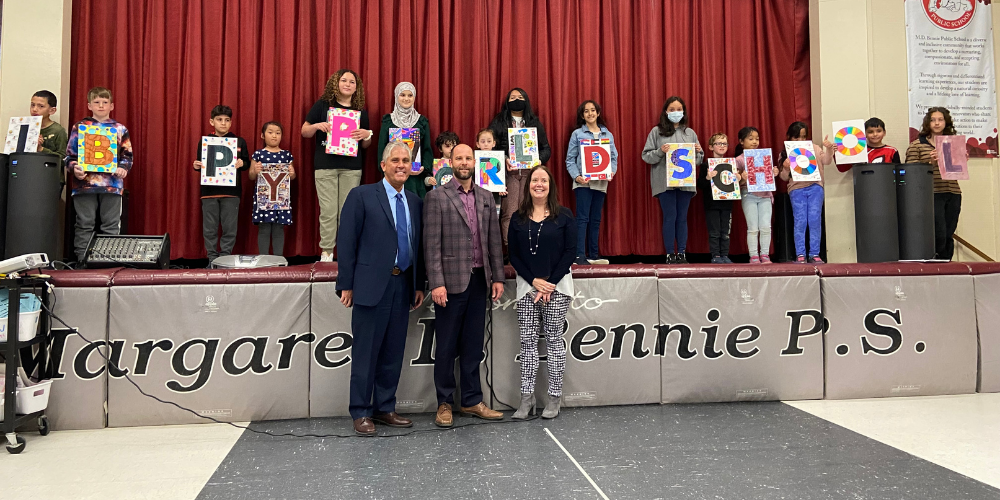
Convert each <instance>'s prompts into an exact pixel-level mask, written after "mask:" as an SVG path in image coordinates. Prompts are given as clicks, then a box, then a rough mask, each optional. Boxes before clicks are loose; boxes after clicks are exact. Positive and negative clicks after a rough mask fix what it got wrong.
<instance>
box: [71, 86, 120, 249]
mask: <svg viewBox="0 0 1000 500" xmlns="http://www.w3.org/2000/svg"><path fill="white" fill-rule="evenodd" d="M87 109H89V110H90V111H91V113H93V117H91V118H84V119H83V120H80V121H79V122H78V123H77V124H76V125H74V126H73V128H72V129H70V136H69V142H68V144H67V145H66V160H65V164H66V169H67V171H68V172H69V173H70V174H72V175H70V176H69V181H70V187H71V188H72V191H71V193H72V196H73V206H74V207H75V208H76V236H75V237H74V239H73V249H74V251H75V252H76V258H77V261H82V260H83V257H84V254H85V253H86V252H87V246H88V245H90V239H91V238H92V237H93V236H94V224H95V223H96V221H97V214H98V213H100V214H101V233H104V234H119V233H120V232H121V214H122V189H123V184H124V182H123V181H124V179H125V176H126V175H128V173H129V172H130V171H131V170H132V140H131V139H130V138H129V134H128V129H126V128H125V125H122V124H121V123H118V122H117V121H115V120H113V119H112V118H111V111H112V110H114V109H115V105H114V102H113V101H112V99H111V91H110V90H108V89H106V88H103V87H94V88H92V89H90V92H87ZM92 128H103V129H107V130H113V131H114V138H115V139H117V145H115V147H116V149H117V152H116V153H115V154H112V151H111V150H110V146H111V144H108V145H107V146H103V145H98V143H100V142H101V141H100V138H101V137H107V136H104V135H96V134H95V136H94V137H90V135H91V134H89V133H88V131H89V130H91V129H92ZM81 130H82V131H83V132H81ZM78 160H79V162H78ZM114 161H117V163H116V164H115V165H116V166H115V169H114V170H113V171H112V172H110V173H103V172H96V171H89V172H88V171H85V170H84V167H83V165H84V164H86V165H97V164H105V165H107V164H109V162H114Z"/></svg>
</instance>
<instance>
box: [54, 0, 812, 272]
mask: <svg viewBox="0 0 1000 500" xmlns="http://www.w3.org/2000/svg"><path fill="white" fill-rule="evenodd" d="M73 9H74V18H73V71H72V78H71V87H72V94H71V95H70V96H69V98H70V104H69V110H70V113H69V117H71V118H72V119H73V120H74V121H75V120H78V119H80V118H82V117H84V116H86V115H87V108H86V93H87V90H88V89H89V88H90V87H93V86H106V87H109V88H110V89H111V90H112V91H113V92H114V95H115V107H116V108H115V111H114V113H113V115H112V116H114V117H115V118H117V119H118V120H119V121H121V122H122V123H124V124H125V125H126V126H127V127H128V128H129V130H130V131H131V133H132V144H133V145H134V147H135V167H134V169H133V170H132V173H131V174H130V175H129V177H128V178H127V179H126V182H125V184H126V187H127V188H128V189H129V190H130V192H131V204H130V217H129V222H130V223H129V228H128V232H129V233H132V234H156V233H164V232H169V233H170V235H171V237H172V240H173V241H172V244H173V245H172V249H173V252H172V257H173V258H199V257H204V255H205V249H204V244H203V239H202V236H201V234H202V232H201V229H202V224H201V205H200V202H199V200H198V192H199V188H198V176H197V174H196V172H195V171H194V170H192V168H191V162H193V161H194V160H195V145H196V144H197V142H198V139H199V137H200V136H201V135H203V134H207V133H209V132H210V131H211V129H210V127H209V124H208V119H209V116H208V113H209V110H210V109H211V108H212V107H213V106H214V105H216V104H219V103H224V104H228V105H229V106H231V107H232V108H233V110H234V112H235V116H234V127H233V131H234V132H235V133H236V134H238V135H240V136H241V137H243V138H245V139H246V140H247V142H248V144H250V147H251V148H254V149H256V148H260V147H262V145H263V143H262V140H261V139H260V126H261V124H263V123H264V122H265V121H268V120H278V121H280V122H281V123H282V124H283V125H284V127H285V134H284V138H283V142H282V147H284V148H286V149H291V151H292V153H293V154H294V155H295V163H296V164H297V166H298V172H299V177H298V179H297V180H295V181H293V183H292V193H293V200H294V202H293V205H294V220H295V223H294V224H293V225H292V226H290V227H289V229H288V233H287V238H286V254H288V255H317V254H318V253H319V247H318V241H319V231H318V227H317V218H318V212H319V209H318V205H317V201H316V194H315V187H314V184H313V175H312V168H311V165H312V154H313V141H312V140H311V139H309V140H307V139H303V138H301V137H300V135H299V127H300V126H301V125H302V122H303V117H304V116H305V114H306V112H307V111H308V109H309V107H310V106H311V105H312V104H313V103H314V102H315V101H316V99H317V98H318V97H319V95H320V94H321V92H322V90H323V85H324V83H325V81H326V79H327V77H329V75H330V74H331V73H332V72H334V71H336V70H337V69H338V68H343V67H346V68H352V69H355V70H356V71H358V72H359V73H360V75H361V78H362V80H363V81H364V85H365V90H366V94H367V101H368V104H367V107H368V111H369V113H370V115H371V122H372V125H373V126H374V127H376V130H375V133H376V134H377V133H378V129H377V127H378V125H379V123H380V118H381V116H382V114H384V113H386V112H388V111H389V110H390V109H391V105H392V103H393V97H392V95H391V94H392V90H393V88H394V87H395V85H396V83H398V82H399V81H404V80H406V81H411V82H413V83H414V84H415V85H416V88H417V99H416V106H417V109H418V111H420V112H421V113H422V114H424V115H426V116H427V117H428V118H429V119H430V124H431V130H432V132H433V134H435V135H436V134H437V133H439V132H440V131H442V130H445V129H450V130H454V131H456V132H458V134H459V136H460V137H461V138H462V140H463V141H464V142H467V143H469V144H473V143H474V140H475V134H476V132H477V131H478V130H479V129H480V128H482V127H485V126H486V125H487V124H488V123H489V121H490V119H491V118H492V117H493V115H494V114H496V112H497V110H498V109H499V106H500V103H501V99H502V98H503V97H504V96H505V95H506V93H507V91H508V90H509V89H510V88H512V87H515V86H518V87H523V88H525V89H526V90H527V92H528V94H529V96H530V98H531V102H532V105H533V107H534V109H535V110H536V113H537V114H538V116H539V117H540V118H541V120H542V122H543V123H544V124H545V126H546V129H547V131H548V136H549V140H550V141H551V145H552V160H551V161H550V166H551V167H552V168H553V170H554V171H555V172H556V174H557V181H558V187H559V195H560V200H561V201H562V202H563V203H564V204H566V205H568V206H570V207H574V208H575V203H574V201H573V193H572V189H571V186H572V183H571V180H570V178H569V175H568V174H567V173H566V170H565V166H564V163H563V162H564V158H565V154H566V146H567V142H568V140H569V135H570V133H571V131H572V130H573V128H574V127H575V119H576V108H577V105H578V104H579V103H580V102H581V101H583V100H585V99H589V98H593V99H596V100H597V101H598V102H599V103H600V104H601V105H602V106H603V107H604V115H605V118H606V119H607V121H608V124H609V126H610V129H611V131H612V133H613V134H614V135H615V140H616V143H617V146H618V149H619V153H620V158H619V172H618V177H617V178H616V180H615V181H613V182H612V183H611V188H610V192H609V194H608V199H607V203H606V207H605V215H604V222H603V223H602V228H601V242H600V245H601V251H602V253H604V254H608V255H627V254H640V255H655V254H662V253H664V249H663V244H662V238H661V235H660V210H659V206H658V204H657V203H656V200H655V199H653V198H652V197H651V193H650V189H649V167H648V166H647V165H646V164H645V163H643V162H642V159H641V158H640V153H641V151H642V147H643V144H644V141H645V139H646V135H647V133H648V132H649V130H650V129H651V128H652V127H653V126H654V125H655V124H656V122H657V120H658V116H659V113H660V110H661V108H662V106H663V102H664V100H665V99H666V98H667V97H668V96H670V95H679V96H682V97H683V98H684V99H685V101H686V102H687V104H688V109H689V114H690V116H691V125H692V127H693V128H694V129H695V131H696V132H697V133H698V135H699V138H701V141H702V145H703V146H704V147H705V148H706V149H707V147H708V137H709V135H710V134H712V133H713V132H715V131H720V130H721V131H725V132H726V133H727V134H729V142H730V144H731V145H732V146H735V143H736V138H735V135H736V131H737V130H739V128H740V127H743V126H745V125H753V126H756V127H758V128H759V129H760V130H761V132H762V136H763V137H762V147H772V148H775V153H777V152H778V151H779V150H780V148H781V147H782V141H783V139H784V131H785V129H786V128H787V127H788V125H789V124H790V123H791V122H792V121H794V120H804V121H806V122H807V123H808V122H809V118H810V96H809V47H808V42H809V36H808V1H807V0H688V1H671V2H621V1H617V0H603V1H599V0H561V1H557V0H551V1H545V0H535V1H527V0H499V1H491V2H479V1H476V2H469V1H460V0H352V1H335V2H331V1H328V0H297V1H291V0H239V1H236V0H232V1H227V2H220V1H197V0H170V1H167V0H99V1H98V0H77V1H75V2H73ZM373 149H374V148H372V149H370V150H369V154H368V155H367V158H366V167H365V168H366V172H365V177H364V179H365V182H372V181H375V180H377V179H378V177H379V172H378V171H377V170H376V169H377V163H376V159H375V158H374V156H375V155H374V154H372V153H371V151H373ZM244 180H247V179H246V178H245V177H244ZM250 194H251V184H250V183H249V182H246V183H245V184H244V197H243V202H242V204H241V207H240V212H241V213H240V226H239V236H238V239H237V244H236V251H237V252H246V253H254V252H256V230H255V229H254V226H253V224H252V223H251V222H250V212H251V209H252V207H251V203H252V201H251V200H252V198H251V197H250ZM700 198H701V195H700V194H699V196H698V197H697V198H696V199H695V200H694V202H693V203H692V206H691V216H690V219H689V222H690V227H691V230H690V242H689V245H688V249H689V252H707V251H708V245H707V240H706V229H705V224H704V217H703V213H702V208H701V207H702V205H701V200H700ZM732 234H733V245H732V247H733V248H732V252H733V253H741V252H744V253H745V252H746V243H745V223H744V221H743V217H742V211H741V210H740V208H739V207H738V205H737V207H735V208H734V224H733V231H732Z"/></svg>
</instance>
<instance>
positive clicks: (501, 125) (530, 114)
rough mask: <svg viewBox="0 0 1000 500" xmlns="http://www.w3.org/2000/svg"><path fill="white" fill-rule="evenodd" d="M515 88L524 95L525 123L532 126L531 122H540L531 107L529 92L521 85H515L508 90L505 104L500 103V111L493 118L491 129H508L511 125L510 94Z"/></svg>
mask: <svg viewBox="0 0 1000 500" xmlns="http://www.w3.org/2000/svg"><path fill="white" fill-rule="evenodd" d="M515 90H516V91H518V92H520V93H521V97H524V117H523V118H524V125H525V126H528V127H531V126H533V125H530V124H532V123H537V122H538V117H537V116H535V112H534V110H532V109H531V99H529V98H528V93H527V92H525V91H524V89H522V88H520V87H514V88H512V89H510V92H507V98H506V99H504V100H503V104H501V105H500V112H499V113H497V115H496V116H495V117H494V118H493V121H492V122H491V123H490V128H491V129H493V130H501V129H502V130H504V131H506V130H507V129H508V128H509V127H510V120H511V115H510V108H508V107H507V104H508V103H510V95H511V94H512V93H514V91H515Z"/></svg>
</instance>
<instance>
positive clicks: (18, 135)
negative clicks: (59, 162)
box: [3, 116, 62, 155]
mask: <svg viewBox="0 0 1000 500" xmlns="http://www.w3.org/2000/svg"><path fill="white" fill-rule="evenodd" d="M41 133H42V117H41V116H15V117H12V118H11V119H10V126H9V127H7V141H6V142H4V145H3V154H5V155H9V154H11V153H23V152H25V151H28V152H35V151H38V136H39V135H40V134H41ZM60 154H62V152H60Z"/></svg>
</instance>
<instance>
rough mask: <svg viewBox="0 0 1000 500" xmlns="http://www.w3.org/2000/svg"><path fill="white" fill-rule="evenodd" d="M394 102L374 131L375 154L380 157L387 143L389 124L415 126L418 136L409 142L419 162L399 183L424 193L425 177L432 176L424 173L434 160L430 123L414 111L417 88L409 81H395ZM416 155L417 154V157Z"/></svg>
mask: <svg viewBox="0 0 1000 500" xmlns="http://www.w3.org/2000/svg"><path fill="white" fill-rule="evenodd" d="M393 95H395V96H396V97H395V101H396V102H395V104H394V106H393V109H392V113H389V114H387V115H385V116H383V117H382V130H381V131H379V134H378V158H382V151H383V150H385V146H386V144H389V129H391V128H415V129H417V131H418V132H419V134H420V140H419V142H418V143H417V144H415V145H414V146H413V149H414V157H413V161H417V160H419V161H420V162H421V169H420V171H419V172H414V173H412V174H411V175H410V178H409V179H407V180H406V184H404V185H403V187H404V188H405V189H407V190H409V191H411V192H413V193H416V195H417V196H419V197H421V198H423V197H424V194H426V193H427V180H428V179H432V177H430V176H428V175H427V173H428V171H429V170H430V167H431V165H432V164H433V162H434V149H432V145H431V125H430V122H428V121H427V117H426V116H423V115H421V114H420V113H417V109H416V107H415V106H414V105H413V103H414V101H415V100H416V97H417V88H416V87H414V86H413V84H412V83H410V82H400V84H399V85H396V92H395V94H393ZM416 155H420V156H419V158H418V157H417V156H416Z"/></svg>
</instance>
